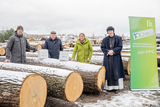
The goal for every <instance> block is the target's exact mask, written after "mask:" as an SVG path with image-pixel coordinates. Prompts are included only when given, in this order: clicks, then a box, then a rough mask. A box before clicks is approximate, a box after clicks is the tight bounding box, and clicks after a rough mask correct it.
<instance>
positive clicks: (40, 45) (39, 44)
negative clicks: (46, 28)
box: [29, 41, 44, 50]
mask: <svg viewBox="0 0 160 107" xmlns="http://www.w3.org/2000/svg"><path fill="white" fill-rule="evenodd" d="M29 44H30V45H31V46H32V47H35V48H36V49H38V50H40V49H42V48H43V45H44V41H35V42H30V43H29Z"/></svg>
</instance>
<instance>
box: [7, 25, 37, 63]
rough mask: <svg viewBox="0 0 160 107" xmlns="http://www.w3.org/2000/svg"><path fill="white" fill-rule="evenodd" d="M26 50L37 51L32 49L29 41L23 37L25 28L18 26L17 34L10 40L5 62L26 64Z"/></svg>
mask: <svg viewBox="0 0 160 107" xmlns="http://www.w3.org/2000/svg"><path fill="white" fill-rule="evenodd" d="M26 49H27V50H33V51H34V52H35V51H37V49H36V48H32V47H30V45H29V43H28V41H27V39H26V38H25V37H24V36H23V27H22V26H18V27H17V30H16V31H15V34H14V35H13V36H11V37H10V38H9V40H8V43H7V47H6V60H5V62H12V63H26Z"/></svg>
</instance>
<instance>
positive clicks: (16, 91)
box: [0, 70, 47, 107]
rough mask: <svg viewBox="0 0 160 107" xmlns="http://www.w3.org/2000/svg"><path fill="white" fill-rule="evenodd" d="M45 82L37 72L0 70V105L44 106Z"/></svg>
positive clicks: (16, 106)
mask: <svg viewBox="0 0 160 107" xmlns="http://www.w3.org/2000/svg"><path fill="white" fill-rule="evenodd" d="M46 97H47V84H46V81H45V79H44V78H43V77H41V76H40V75H38V74H32V73H25V72H15V71H6V70H0V106H1V107H44V105H45V101H46Z"/></svg>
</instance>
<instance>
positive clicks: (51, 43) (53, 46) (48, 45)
mask: <svg viewBox="0 0 160 107" xmlns="http://www.w3.org/2000/svg"><path fill="white" fill-rule="evenodd" d="M44 49H48V53H49V57H50V58H55V59H59V54H60V51H63V47H62V42H61V40H60V39H59V38H58V37H57V36H56V32H55V31H52V32H51V35H50V38H48V39H47V40H46V41H45V44H44Z"/></svg>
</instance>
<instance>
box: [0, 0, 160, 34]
mask: <svg viewBox="0 0 160 107" xmlns="http://www.w3.org/2000/svg"><path fill="white" fill-rule="evenodd" d="M128 16H143V17H155V19H156V28H157V32H160V0H1V2H0V29H7V28H10V27H13V28H14V29H15V28H16V26H17V25H22V26H23V27H24V30H25V32H27V33H39V34H41V33H49V32H50V31H52V30H55V31H57V32H58V33H75V34H79V33H80V32H84V33H86V34H87V35H91V34H93V33H95V34H97V35H101V34H105V33H106V32H105V29H106V27H107V26H110V25H112V26H114V27H115V30H116V32H117V33H118V34H123V33H128V32H129V21H128Z"/></svg>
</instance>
